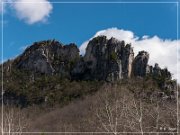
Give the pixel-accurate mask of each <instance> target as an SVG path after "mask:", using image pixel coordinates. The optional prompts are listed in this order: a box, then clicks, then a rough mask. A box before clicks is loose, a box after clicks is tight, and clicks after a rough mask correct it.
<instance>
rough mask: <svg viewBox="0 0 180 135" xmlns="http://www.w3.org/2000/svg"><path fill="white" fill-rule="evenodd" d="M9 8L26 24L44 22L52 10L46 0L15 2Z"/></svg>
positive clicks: (17, 0) (19, 0) (20, 0)
mask: <svg viewBox="0 0 180 135" xmlns="http://www.w3.org/2000/svg"><path fill="white" fill-rule="evenodd" d="M11 7H12V8H13V9H14V10H15V12H16V15H17V17H18V18H19V19H21V20H24V21H25V22H26V23H28V24H33V23H37V22H45V21H46V20H47V18H48V17H49V15H50V13H51V12H52V9H53V6H52V4H51V3H50V2H49V1H48V0H15V3H12V5H11Z"/></svg>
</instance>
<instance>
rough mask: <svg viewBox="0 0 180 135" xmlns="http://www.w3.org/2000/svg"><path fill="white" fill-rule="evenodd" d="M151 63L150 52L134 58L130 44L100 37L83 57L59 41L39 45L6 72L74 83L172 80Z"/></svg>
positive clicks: (90, 43) (75, 47)
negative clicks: (37, 74) (51, 77)
mask: <svg viewBox="0 0 180 135" xmlns="http://www.w3.org/2000/svg"><path fill="white" fill-rule="evenodd" d="M148 60H149V53H148V52H145V51H140V52H139V54H138V55H137V56H136V57H135V58H134V52H133V48H132V47H131V45H130V44H125V42H124V41H118V40H117V39H115V38H111V39H107V38H106V37H105V36H99V37H95V38H94V39H92V40H91V41H89V43H88V45H87V48H86V53H85V56H83V57H82V56H80V55H79V49H78V48H77V46H76V45H75V44H69V45H63V44H62V43H60V42H58V41H55V40H48V41H41V42H35V43H34V44H33V45H32V46H30V47H29V48H27V49H26V50H25V51H24V53H23V54H22V55H20V56H19V57H17V58H16V59H15V60H13V61H11V62H7V63H10V64H7V65H8V66H6V68H5V70H6V71H8V72H9V71H10V69H11V68H12V67H13V68H17V69H23V70H28V71H31V72H33V73H39V74H49V75H53V74H56V75H59V76H61V77H62V78H63V77H64V78H69V79H73V80H106V81H118V80H120V79H123V78H131V77H138V76H139V77H146V76H152V77H153V78H155V79H157V78H158V79H159V78H161V77H163V78H165V79H166V80H170V79H171V73H170V72H169V71H168V70H167V69H161V68H160V67H159V66H158V64H155V66H154V67H153V66H150V65H148ZM5 65H6V64H5Z"/></svg>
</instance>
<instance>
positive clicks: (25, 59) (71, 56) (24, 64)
mask: <svg viewBox="0 0 180 135" xmlns="http://www.w3.org/2000/svg"><path fill="white" fill-rule="evenodd" d="M78 59H79V49H78V48H77V46H76V45H75V44H69V45H63V44H61V43H59V42H58V41H55V40H48V41H41V42H35V43H34V44H33V45H32V46H30V47H29V48H27V49H26V50H25V51H24V53H23V54H22V55H20V56H19V57H18V58H16V59H15V62H14V65H15V66H16V67H17V68H19V69H24V70H30V71H33V72H35V73H42V74H59V75H62V76H70V70H71V68H72V66H73V64H75V61H77V60H78Z"/></svg>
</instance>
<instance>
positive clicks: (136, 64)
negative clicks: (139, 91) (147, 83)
mask: <svg viewBox="0 0 180 135" xmlns="http://www.w3.org/2000/svg"><path fill="white" fill-rule="evenodd" d="M148 60H149V53H148V52H145V51H140V52H139V54H138V55H137V56H136V57H135V59H134V61H133V75H134V76H140V77H145V76H146V73H147V66H148V65H147V64H148Z"/></svg>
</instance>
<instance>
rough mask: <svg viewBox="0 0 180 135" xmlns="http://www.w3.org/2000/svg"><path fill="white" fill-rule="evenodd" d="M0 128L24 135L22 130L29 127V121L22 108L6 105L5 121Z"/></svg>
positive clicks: (11, 133) (4, 111) (12, 134)
mask: <svg viewBox="0 0 180 135" xmlns="http://www.w3.org/2000/svg"><path fill="white" fill-rule="evenodd" d="M1 121H2V120H1ZM2 124H3V125H2ZM0 128H1V132H4V133H6V134H8V135H22V132H23V131H25V130H26V129H27V128H28V122H27V119H26V118H25V116H24V115H23V113H22V111H21V109H20V108H15V107H12V106H4V108H3V123H1V126H0ZM14 132H16V133H14ZM17 132H18V133H17Z"/></svg>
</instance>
